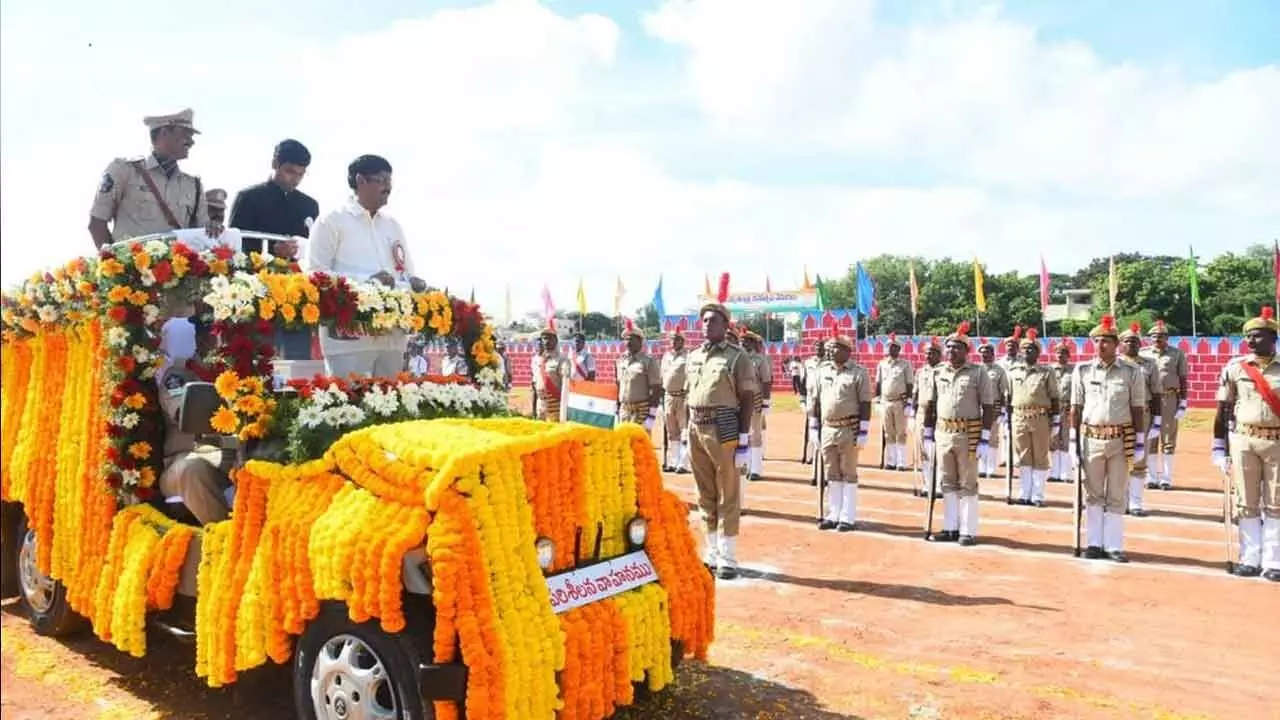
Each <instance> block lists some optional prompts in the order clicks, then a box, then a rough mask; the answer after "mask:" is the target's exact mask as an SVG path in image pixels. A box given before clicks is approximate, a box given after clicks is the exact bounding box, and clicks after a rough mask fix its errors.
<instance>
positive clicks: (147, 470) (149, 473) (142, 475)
mask: <svg viewBox="0 0 1280 720" xmlns="http://www.w3.org/2000/svg"><path fill="white" fill-rule="evenodd" d="M138 475H139V478H138V484H139V485H141V486H142V487H151V486H152V485H155V484H156V471H155V470H154V469H153V468H151V467H149V466H148V467H144V468H142V470H141V471H140V472H139V473H138Z"/></svg>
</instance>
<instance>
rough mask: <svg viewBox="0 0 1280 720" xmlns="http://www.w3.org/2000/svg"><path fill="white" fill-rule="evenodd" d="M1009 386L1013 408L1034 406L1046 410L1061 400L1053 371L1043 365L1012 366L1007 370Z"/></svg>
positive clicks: (1023, 364)
mask: <svg viewBox="0 0 1280 720" xmlns="http://www.w3.org/2000/svg"><path fill="white" fill-rule="evenodd" d="M1009 386H1010V389H1011V394H1012V396H1013V406H1014V407H1026V406H1034V407H1042V408H1045V409H1046V410H1048V409H1049V407H1050V406H1052V405H1053V404H1055V403H1060V402H1061V400H1062V396H1061V395H1059V394H1058V379H1057V378H1056V377H1054V373H1053V369H1052V368H1048V367H1045V366H1044V365H1039V364H1036V365H1028V364H1026V363H1018V364H1017V365H1014V366H1013V367H1011V368H1009Z"/></svg>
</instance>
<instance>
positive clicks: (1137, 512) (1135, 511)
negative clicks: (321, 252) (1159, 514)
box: [1129, 508, 1147, 517]
mask: <svg viewBox="0 0 1280 720" xmlns="http://www.w3.org/2000/svg"><path fill="white" fill-rule="evenodd" d="M1129 514H1130V515H1132V516H1134V517H1146V516H1147V511H1146V510H1143V509H1142V508H1133V509H1132V510H1130V511H1129Z"/></svg>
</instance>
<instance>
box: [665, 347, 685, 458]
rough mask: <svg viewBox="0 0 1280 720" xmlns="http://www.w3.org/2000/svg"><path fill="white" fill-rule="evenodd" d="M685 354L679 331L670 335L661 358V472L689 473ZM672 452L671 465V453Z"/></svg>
mask: <svg viewBox="0 0 1280 720" xmlns="http://www.w3.org/2000/svg"><path fill="white" fill-rule="evenodd" d="M688 363H689V353H688V351H687V350H685V349H684V335H683V334H682V333H681V332H680V329H679V328H676V330H675V331H674V332H673V333H672V334H671V349H670V350H668V351H667V352H666V354H664V355H663V356H662V367H661V373H662V389H663V392H664V393H665V395H664V397H663V402H664V403H665V405H664V407H663V410H664V412H663V419H662V423H663V426H664V432H666V434H667V456H666V457H664V458H663V459H662V469H663V471H664V472H673V471H674V472H677V473H681V474H683V473H687V472H689V406H688V403H686V402H685V399H686V398H687V397H688V394H687V393H686V392H685V375H686V372H685V371H686V369H687V368H688ZM673 452H674V453H675V462H672V460H671V454H672V453H673Z"/></svg>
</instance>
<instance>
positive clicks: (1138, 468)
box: [1129, 415, 1173, 477]
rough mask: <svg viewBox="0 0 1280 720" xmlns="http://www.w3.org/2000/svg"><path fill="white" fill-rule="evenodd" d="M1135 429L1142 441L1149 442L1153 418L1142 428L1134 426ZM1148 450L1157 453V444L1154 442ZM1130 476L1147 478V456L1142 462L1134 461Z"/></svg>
mask: <svg viewBox="0 0 1280 720" xmlns="http://www.w3.org/2000/svg"><path fill="white" fill-rule="evenodd" d="M1169 417H1173V416H1172V415H1170V416H1169ZM1134 427H1135V433H1137V434H1140V436H1141V437H1142V441H1143V442H1144V443H1145V442H1147V431H1148V430H1150V429H1151V418H1149V417H1148V418H1147V421H1146V422H1145V423H1143V424H1142V427H1141V428H1137V426H1134ZM1147 449H1148V450H1150V451H1151V452H1155V451H1156V448H1155V443H1154V442H1153V443H1151V446H1150V447H1148V448H1147ZM1129 474H1130V475H1132V476H1133V477H1145V476H1146V474H1147V456H1146V455H1143V456H1142V459H1141V460H1134V461H1133V469H1132V470H1131V471H1130V473H1129Z"/></svg>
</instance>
